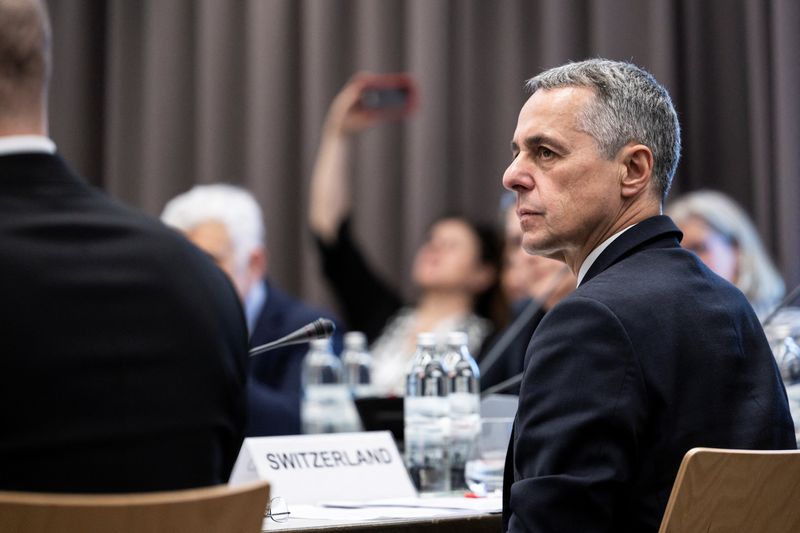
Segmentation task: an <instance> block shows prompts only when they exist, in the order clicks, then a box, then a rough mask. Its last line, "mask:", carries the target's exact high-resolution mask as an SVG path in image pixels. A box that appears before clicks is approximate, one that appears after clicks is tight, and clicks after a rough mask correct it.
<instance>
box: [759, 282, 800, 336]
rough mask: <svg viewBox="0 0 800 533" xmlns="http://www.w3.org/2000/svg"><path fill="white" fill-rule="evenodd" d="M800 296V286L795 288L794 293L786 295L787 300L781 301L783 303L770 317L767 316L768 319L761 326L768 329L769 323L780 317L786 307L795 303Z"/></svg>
mask: <svg viewBox="0 0 800 533" xmlns="http://www.w3.org/2000/svg"><path fill="white" fill-rule="evenodd" d="M798 296H800V285H798V286H797V287H795V288H794V290H792V292H790V293H789V294H788V295H786V298H784V299H783V300H781V303H779V304H778V306H777V307H776V308H775V309H773V310H772V312H771V313H770V314H769V315H767V318H765V319H764V322H763V323H762V324H761V327H767V326H768V325H769V323H770V322H772V319H774V318H775V317H776V316H778V313H779V312H780V311H782V310H783V309H784V308H785V307H786V306H788V305H789V304H790V303H792V302H793V301H795V300H796V299H797V297H798Z"/></svg>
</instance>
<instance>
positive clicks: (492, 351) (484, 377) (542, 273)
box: [479, 192, 577, 394]
mask: <svg viewBox="0 0 800 533" xmlns="http://www.w3.org/2000/svg"><path fill="white" fill-rule="evenodd" d="M515 201H516V200H515V198H514V194H513V193H510V192H509V193H507V194H506V195H504V196H503V199H502V206H501V208H502V214H503V225H504V230H505V249H504V252H503V256H504V260H503V270H502V272H501V275H500V280H501V286H502V288H503V291H504V293H505V296H506V299H507V300H508V301H509V302H511V305H512V309H513V320H512V322H511V324H510V325H509V326H508V327H507V328H505V329H504V330H503V331H501V332H500V334H499V335H496V336H495V337H494V338H493V339H492V341H491V342H490V343H487V345H486V346H484V348H483V353H482V354H481V356H480V361H479V363H480V368H481V389H483V390H486V389H487V388H489V387H492V386H495V385H498V384H499V383H502V382H504V381H505V380H507V379H510V378H513V377H515V376H518V375H519V374H520V373H521V372H522V368H523V363H524V360H525V352H526V351H527V349H528V343H529V342H530V340H531V337H532V336H533V332H534V330H535V329H536V326H538V325H539V322H540V321H541V320H542V318H544V315H545V313H546V312H547V311H548V310H550V308H552V307H553V306H554V305H555V304H557V303H558V302H559V301H560V300H561V299H562V298H563V297H564V296H566V295H567V294H569V293H570V292H572V291H573V290H575V286H576V284H577V280H576V278H575V276H574V275H573V274H572V272H570V270H569V268H568V267H567V266H566V265H565V264H564V263H562V262H560V261H557V260H555V259H549V258H547V257H543V256H540V255H531V254H529V253H527V252H526V251H525V250H524V249H523V248H522V228H521V227H520V224H519V217H517V214H516V205H515ZM500 392H503V393H506V394H518V393H519V385H518V384H516V385H513V386H512V385H510V384H509V388H508V389H504V390H503V391H500Z"/></svg>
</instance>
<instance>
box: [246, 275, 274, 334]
mask: <svg viewBox="0 0 800 533" xmlns="http://www.w3.org/2000/svg"><path fill="white" fill-rule="evenodd" d="M267 296H268V294H267V284H266V283H265V282H263V281H261V282H259V283H256V284H255V285H253V288H252V289H250V292H248V293H247V296H245V298H244V316H245V319H246V320H247V331H249V332H250V335H252V334H253V330H255V328H256V322H257V321H258V317H259V315H261V310H262V309H264V304H266V303H267Z"/></svg>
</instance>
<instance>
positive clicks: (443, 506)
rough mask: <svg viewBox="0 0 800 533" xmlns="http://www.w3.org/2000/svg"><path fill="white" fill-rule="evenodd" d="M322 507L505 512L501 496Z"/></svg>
mask: <svg viewBox="0 0 800 533" xmlns="http://www.w3.org/2000/svg"><path fill="white" fill-rule="evenodd" d="M320 506H322V507H324V508H329V509H384V510H386V509H416V510H430V511H436V512H437V513H438V514H447V513H448V512H450V513H453V514H463V512H474V513H499V512H502V510H503V501H502V498H501V497H499V496H495V497H488V498H464V497H459V496H444V497H436V498H385V499H380V500H368V501H352V500H338V501H333V500H332V501H324V502H320ZM420 516H430V515H427V514H425V515H420Z"/></svg>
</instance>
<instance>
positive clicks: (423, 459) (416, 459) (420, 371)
mask: <svg viewBox="0 0 800 533" xmlns="http://www.w3.org/2000/svg"><path fill="white" fill-rule="evenodd" d="M447 392H448V389H447V371H446V369H445V367H444V365H443V363H442V357H441V354H439V353H438V352H437V350H436V337H435V336H434V334H432V333H420V334H419V335H418V336H417V350H416V352H415V354H414V359H413V360H412V362H411V368H410V369H409V372H408V374H407V375H406V394H405V398H404V403H403V413H404V418H405V436H404V439H403V440H404V446H405V461H406V467H407V468H408V472H409V474H410V475H411V479H412V481H413V482H414V485H415V486H416V487H417V490H419V491H420V492H443V491H449V490H450V461H449V454H448V446H449V441H450V419H449V416H448V414H449V403H448V399H447Z"/></svg>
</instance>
